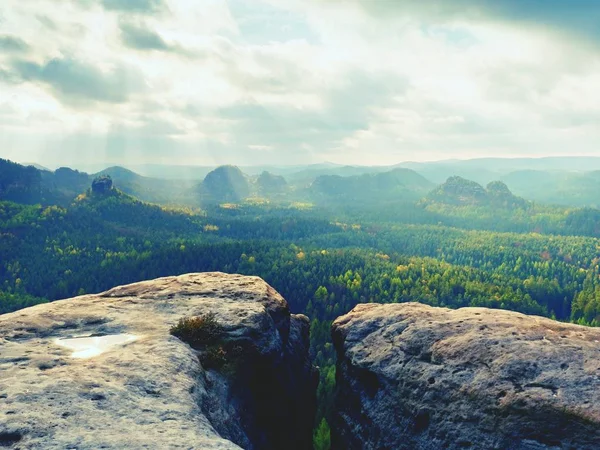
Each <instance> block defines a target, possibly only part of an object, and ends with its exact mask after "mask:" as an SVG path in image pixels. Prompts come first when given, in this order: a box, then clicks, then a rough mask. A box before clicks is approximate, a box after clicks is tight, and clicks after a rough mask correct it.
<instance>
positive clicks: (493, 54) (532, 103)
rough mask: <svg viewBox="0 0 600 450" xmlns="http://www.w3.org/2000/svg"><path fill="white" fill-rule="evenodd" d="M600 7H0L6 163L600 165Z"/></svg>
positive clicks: (592, 1)
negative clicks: (491, 161) (548, 161)
mask: <svg viewBox="0 0 600 450" xmlns="http://www.w3.org/2000/svg"><path fill="white" fill-rule="evenodd" d="M598 23H600V1H598V0H569V1H565V0H452V1H451V2H450V1H447V0H431V1H423V0H25V1H24V0H2V2H0V157H3V158H8V159H12V160H15V161H19V162H36V163H39V164H42V165H45V166H48V167H52V168H54V167H58V166H60V165H70V166H73V167H76V166H78V165H84V164H103V163H106V164H130V165H131V164H141V163H153V164H194V165H195V164H198V165H212V164H226V163H227V164H238V165H255V164H256V165H258V164H272V165H288V164H311V163H319V162H324V161H330V162H335V163H340V164H362V165H383V164H395V163H399V162H403V161H428V160H440V159H450V158H461V159H466V158H478V157H490V156H493V157H498V156H502V157H519V156H528V157H531V156H533V157H536V156H559V155H561V156H565V155H590V156H594V155H598V156H600V27H598V25H597V24H598Z"/></svg>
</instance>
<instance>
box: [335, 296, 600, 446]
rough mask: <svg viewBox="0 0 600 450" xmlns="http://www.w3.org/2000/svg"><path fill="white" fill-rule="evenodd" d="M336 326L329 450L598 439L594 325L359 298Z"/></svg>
mask: <svg viewBox="0 0 600 450" xmlns="http://www.w3.org/2000/svg"><path fill="white" fill-rule="evenodd" d="M333 337H334V344H335V346H336V350H337V353H338V372H337V377H338V388H339V391H338V394H337V398H336V407H335V417H334V421H333V423H332V424H331V425H332V433H333V434H332V444H333V448H334V449H338V450H341V449H344V450H352V449H415V450H419V449H431V450H434V449H442V448H444V449H459V448H461V449H464V448H471V449H530V450H534V449H536V450H538V449H540V450H541V449H578V450H579V449H598V448H600V329H592V328H584V327H580V326H575V325H567V324H563V323H559V322H555V321H552V320H549V319H544V318H540V317H531V316H525V315H522V314H518V313H513V312H507V311H498V310H489V309H483V308H463V309H459V310H454V311H453V310H448V309H444V308H432V307H429V306H425V305H420V304H416V303H407V304H388V305H375V304H368V305H359V306H357V307H356V308H355V309H354V310H353V311H352V312H350V313H349V314H347V315H346V316H343V317H341V318H339V319H338V320H336V321H335V323H334V324H333Z"/></svg>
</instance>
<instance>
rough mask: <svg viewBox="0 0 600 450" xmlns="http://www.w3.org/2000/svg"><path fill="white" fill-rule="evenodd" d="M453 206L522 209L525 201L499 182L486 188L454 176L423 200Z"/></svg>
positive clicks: (525, 204) (525, 203)
mask: <svg viewBox="0 0 600 450" xmlns="http://www.w3.org/2000/svg"><path fill="white" fill-rule="evenodd" d="M424 202H425V203H442V204H447V205H454V206H493V207H496V208H524V207H526V206H527V205H528V203H527V201H526V200H524V199H522V198H520V197H517V196H515V195H514V194H513V193H512V192H511V191H510V189H509V188H508V186H506V184H504V183H503V182H501V181H493V182H491V183H489V184H488V185H487V187H486V188H484V187H483V186H481V185H480V184H479V183H476V182H474V181H471V180H467V179H465V178H462V177H458V176H454V177H450V178H448V180H447V181H446V182H445V183H443V184H442V185H440V186H438V187H437V188H436V189H434V190H433V191H432V192H430V193H429V195H428V196H427V197H426V199H425V200H424Z"/></svg>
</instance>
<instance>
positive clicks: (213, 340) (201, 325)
mask: <svg viewBox="0 0 600 450" xmlns="http://www.w3.org/2000/svg"><path fill="white" fill-rule="evenodd" d="M171 334H172V335H173V336H175V337H177V338H179V339H180V340H182V341H183V342H185V343H187V344H189V345H190V347H192V348H193V349H195V350H203V349H205V348H206V347H207V346H212V345H215V344H217V343H218V342H219V341H220V340H221V339H222V337H223V334H224V329H223V326H222V325H220V324H219V323H218V322H217V321H216V320H215V315H214V314H206V315H204V316H200V317H185V318H183V319H181V320H179V322H178V323H177V325H175V326H174V327H172V328H171Z"/></svg>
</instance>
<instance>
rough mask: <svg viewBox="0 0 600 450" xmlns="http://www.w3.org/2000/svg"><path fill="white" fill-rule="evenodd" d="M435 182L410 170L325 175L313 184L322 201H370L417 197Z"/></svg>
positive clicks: (313, 193) (312, 191) (317, 198)
mask: <svg viewBox="0 0 600 450" xmlns="http://www.w3.org/2000/svg"><path fill="white" fill-rule="evenodd" d="M433 186H434V185H433V183H431V182H430V181H429V180H427V179H425V178H424V177H422V176H421V175H419V174H418V173H416V172H414V171H412V170H410V169H394V170H391V171H389V172H383V173H375V174H372V173H371V174H363V175H357V176H347V177H342V176H340V175H322V176H319V177H317V178H316V179H315V181H314V182H313V183H312V185H311V186H310V189H309V192H310V195H311V197H312V198H313V199H314V200H315V201H317V202H319V201H321V202H323V201H325V202H332V201H334V202H343V203H348V202H350V203H356V202H361V203H364V202H370V203H378V202H381V201H396V200H416V199H418V198H420V197H421V196H422V195H423V194H424V193H425V192H427V191H428V190H430V189H431V188H432V187H433Z"/></svg>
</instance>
